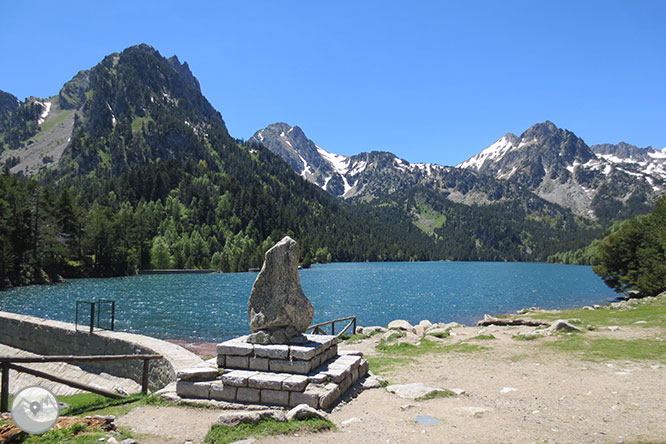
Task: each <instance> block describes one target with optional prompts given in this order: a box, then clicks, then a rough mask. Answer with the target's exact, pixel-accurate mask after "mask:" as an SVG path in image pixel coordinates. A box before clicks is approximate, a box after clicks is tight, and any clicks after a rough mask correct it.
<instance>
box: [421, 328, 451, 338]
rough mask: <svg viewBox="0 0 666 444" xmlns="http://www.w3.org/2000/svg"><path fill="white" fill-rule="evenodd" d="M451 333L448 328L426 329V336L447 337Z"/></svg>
mask: <svg viewBox="0 0 666 444" xmlns="http://www.w3.org/2000/svg"><path fill="white" fill-rule="evenodd" d="M450 335H451V332H450V330H449V329H448V328H441V327H436V328H431V329H429V330H427V331H426V336H435V337H446V336H450Z"/></svg>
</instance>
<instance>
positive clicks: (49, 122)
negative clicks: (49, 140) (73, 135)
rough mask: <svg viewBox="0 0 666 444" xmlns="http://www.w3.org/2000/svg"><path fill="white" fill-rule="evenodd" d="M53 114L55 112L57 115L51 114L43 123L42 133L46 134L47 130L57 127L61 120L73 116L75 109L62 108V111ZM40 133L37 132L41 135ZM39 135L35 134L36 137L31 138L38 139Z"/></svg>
mask: <svg viewBox="0 0 666 444" xmlns="http://www.w3.org/2000/svg"><path fill="white" fill-rule="evenodd" d="M51 109H53V108H51ZM49 114H51V113H49ZM52 114H55V115H53V117H51V116H50V115H49V116H48V117H47V118H46V120H45V121H44V123H42V124H41V128H42V129H41V131H40V133H41V134H44V133H46V132H47V131H50V130H52V129H53V128H55V126H56V125H57V124H59V123H60V122H62V121H63V120H65V119H67V118H69V117H71V116H72V114H74V110H73V109H68V110H61V111H56V112H53V113H52ZM49 117H50V118H49ZM40 133H37V135H39V134H40ZM37 137H38V136H35V137H32V138H31V139H37Z"/></svg>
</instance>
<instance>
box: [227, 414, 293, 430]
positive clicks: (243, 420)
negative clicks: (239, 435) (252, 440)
mask: <svg viewBox="0 0 666 444" xmlns="http://www.w3.org/2000/svg"><path fill="white" fill-rule="evenodd" d="M264 418H273V419H274V420H276V421H281V422H282V421H285V419H286V418H285V415H284V412H280V411H276V410H259V411H249V412H248V411H238V412H226V413H222V414H221V415H220V416H218V418H217V422H216V424H217V425H220V426H229V427H231V426H235V425H238V424H257V423H259V422H260V421H261V420H262V419H264Z"/></svg>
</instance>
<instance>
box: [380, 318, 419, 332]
mask: <svg viewBox="0 0 666 444" xmlns="http://www.w3.org/2000/svg"><path fill="white" fill-rule="evenodd" d="M387 328H388V329H389V330H403V331H412V329H413V328H414V327H413V326H412V324H410V323H409V322H407V321H405V320H403V319H396V320H395V321H391V322H389V324H388V327H387Z"/></svg>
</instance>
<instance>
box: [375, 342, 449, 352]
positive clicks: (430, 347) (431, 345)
mask: <svg viewBox="0 0 666 444" xmlns="http://www.w3.org/2000/svg"><path fill="white" fill-rule="evenodd" d="M387 342H388V341H382V342H380V343H379V344H378V345H377V350H379V351H380V352H382V353H385V354H390V355H394V356H420V355H425V354H428V353H433V352H436V351H438V350H440V349H442V348H443V347H442V346H441V345H439V344H438V343H437V342H434V341H429V340H427V339H425V338H423V339H421V341H420V342H419V345H414V344H409V343H407V342H402V343H400V344H388V343H387Z"/></svg>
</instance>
